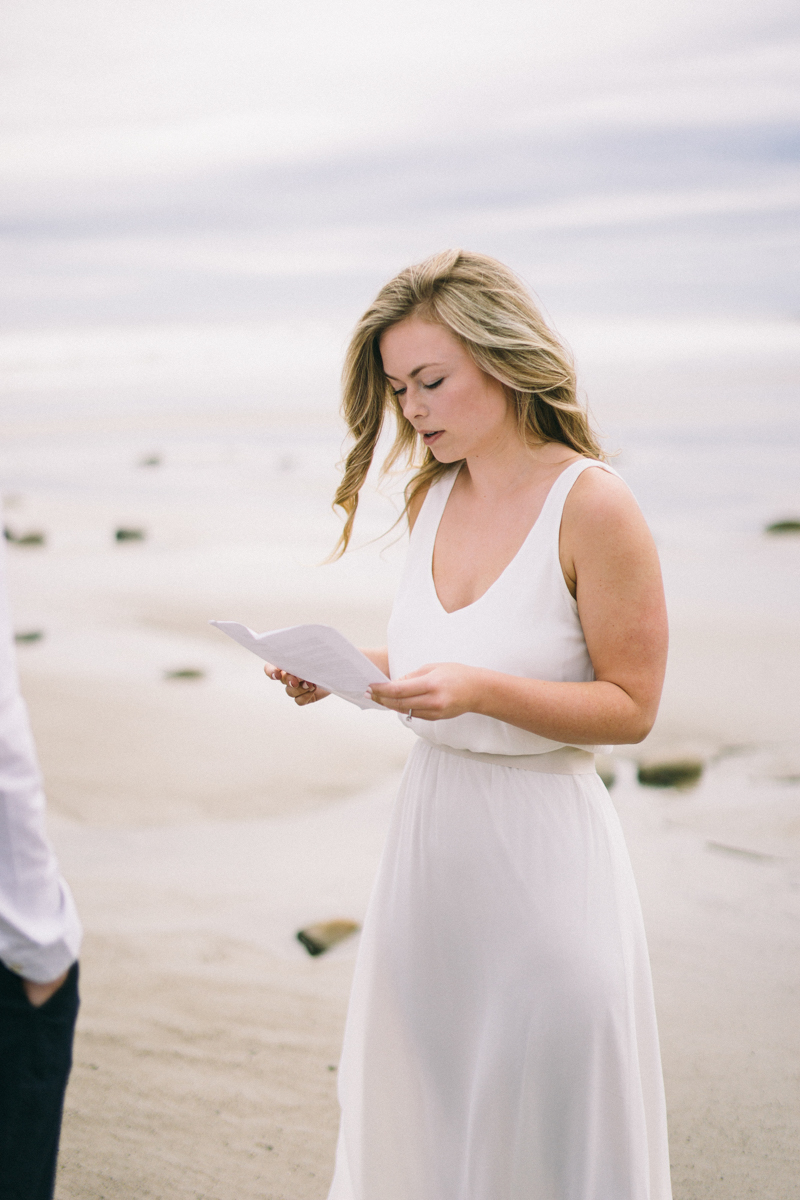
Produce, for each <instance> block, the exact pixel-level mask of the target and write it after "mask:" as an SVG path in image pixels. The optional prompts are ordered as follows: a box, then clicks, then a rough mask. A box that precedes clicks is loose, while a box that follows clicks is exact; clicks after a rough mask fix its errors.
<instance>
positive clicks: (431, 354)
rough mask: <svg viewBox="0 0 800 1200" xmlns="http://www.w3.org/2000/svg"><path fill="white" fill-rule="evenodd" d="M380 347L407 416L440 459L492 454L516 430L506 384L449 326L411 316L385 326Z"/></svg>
mask: <svg viewBox="0 0 800 1200" xmlns="http://www.w3.org/2000/svg"><path fill="white" fill-rule="evenodd" d="M380 351H381V359H382V360H383V369H384V371H385V372H386V376H387V378H388V380H389V383H390V384H391V386H392V388H393V389H394V394H395V395H396V396H397V399H398V401H399V403H400V407H401V409H402V410H403V416H404V417H405V418H406V420H407V421H409V422H410V423H411V424H412V425H413V426H414V428H415V429H416V431H417V433H418V434H419V435H420V437H421V438H422V441H423V442H424V443H425V445H426V446H430V448H431V451H432V453H433V454H434V455H435V457H436V458H437V459H438V460H439V462H458V461H459V460H460V459H462V458H469V457H473V456H477V455H481V454H489V453H491V452H492V451H493V450H494V449H496V448H498V447H499V446H500V445H501V444H502V443H503V442H505V440H506V439H507V438H508V437H509V436H516V420H515V418H514V415H513V412H512V409H511V405H510V404H509V402H508V398H507V396H506V393H505V390H504V389H503V385H502V384H501V383H499V382H498V380H496V379H493V378H492V376H491V375H487V374H486V373H485V372H484V371H482V370H481V369H480V367H479V366H477V364H476V363H475V362H474V361H473V360H472V358H470V356H469V354H468V353H467V351H466V350H465V349H464V347H463V346H462V345H461V343H460V342H459V341H458V339H457V338H455V337H454V336H453V334H452V333H451V332H450V330H449V329H445V328H444V326H442V325H434V324H431V323H430V322H429V321H423V320H421V319H420V318H419V317H407V318H406V320H405V321H400V322H399V323H398V324H397V325H392V326H390V328H389V329H387V330H386V332H385V333H384V334H383V336H382V337H381V340H380Z"/></svg>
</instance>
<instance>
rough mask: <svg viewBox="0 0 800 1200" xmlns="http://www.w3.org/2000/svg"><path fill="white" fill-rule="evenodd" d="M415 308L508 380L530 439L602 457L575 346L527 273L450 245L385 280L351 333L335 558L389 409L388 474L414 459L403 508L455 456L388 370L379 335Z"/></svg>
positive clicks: (502, 380)
mask: <svg viewBox="0 0 800 1200" xmlns="http://www.w3.org/2000/svg"><path fill="white" fill-rule="evenodd" d="M411 316H416V317H420V318H422V319H423V320H425V321H430V322H431V323H433V324H438V325H442V326H444V327H445V328H446V329H449V330H450V332H451V333H452V334H454V336H455V337H456V338H457V339H458V340H459V342H460V343H461V344H462V345H463V346H464V348H465V349H466V350H467V352H468V353H469V354H470V355H471V356H472V358H473V360H474V362H475V363H476V364H477V366H478V367H480V369H481V370H482V371H485V372H486V374H487V375H491V376H492V377H493V378H495V379H497V380H499V381H500V383H502V384H503V385H504V386H505V388H506V390H507V392H508V394H509V397H510V399H511V401H512V403H513V405H514V408H515V410H516V415H517V421H518V425H519V431H520V435H521V436H522V438H523V439H524V440H525V441H526V442H527V443H529V444H531V445H534V444H541V443H542V442H561V443H563V445H565V446H569V448H570V449H572V450H576V451H577V452H578V453H579V454H582V455H586V456H587V457H589V458H597V459H601V460H602V459H603V457H604V456H603V452H602V451H601V449H600V447H599V445H598V442H597V439H596V437H595V435H594V433H593V431H592V428H591V425H590V424H589V418H588V414H587V412H586V409H585V408H584V406H583V405H582V404H581V403H580V402H579V400H578V396H577V391H576V381H575V366H574V363H573V361H572V355H571V354H570V352H569V350H568V349H567V348H566V347H565V346H564V345H562V343H561V342H560V341H559V339H558V337H557V335H556V334H555V333H554V332H553V330H552V329H551V328H550V327H549V326H548V324H547V323H546V321H545V320H544V317H543V316H542V314H541V313H540V312H539V309H538V308H537V307H536V304H535V303H534V301H533V298H532V297H531V295H530V293H529V292H528V291H527V289H526V288H525V287H524V285H523V284H522V283H521V281H520V280H519V279H517V277H516V275H514V273H513V272H512V271H510V270H509V269H508V267H505V266H503V264H502V263H500V262H497V260H496V259H494V258H489V257H488V256H486V255H484V254H472V253H470V252H469V251H466V250H444V251H442V252H441V253H440V254H434V255H432V256H431V257H430V258H426V259H425V261H424V262H421V263H418V264H417V265H416V266H413V267H406V269H405V270H404V271H401V272H400V274H399V275H396V276H395V277H394V279H391V280H390V281H389V282H388V283H387V284H385V286H384V287H382V288H381V290H380V291H379V292H378V295H377V296H376V298H375V300H374V301H373V303H372V304H371V305H370V307H369V308H368V309H367V311H366V312H365V313H364V315H363V317H362V318H361V320H360V321H359V322H358V324H357V325H356V328H355V330H354V332H353V336H352V338H351V339H350V344H349V346H348V348H347V354H346V356H345V362H344V369H343V372H342V414H343V416H344V418H345V420H346V422H347V426H348V430H349V433H350V437H351V439H352V444H351V446H350V449H349V451H348V453H347V456H346V458H345V462H344V472H343V476H342V481H341V483H340V485H339V487H338V488H337V491H336V495H335V497H334V500H333V504H334V507H335V508H341V509H342V510H343V511H344V515H345V523H344V527H343V529H342V533H341V536H340V538H339V541H338V543H337V545H336V547H335V549H334V551H333V557H334V558H338V557H340V556H341V555H342V554H343V553H344V552H345V550H346V549H347V546H348V544H349V542H350V538H351V535H352V531H353V520H354V518H355V515H356V509H357V508H358V496H359V492H360V490H361V487H362V486H363V483H364V480H365V479H366V476H367V472H368V471H369V469H370V466H371V465H372V459H373V456H374V454H375V447H376V445H377V442H378V438H379V436H380V432H381V429H382V428H383V423H384V420H385V418H386V414H387V411H392V412H393V413H394V416H395V419H396V435H395V439H394V444H393V445H392V447H391V449H390V451H389V453H388V455H387V457H386V461H385V462H384V464H383V467H382V470H381V474H382V475H385V474H386V473H387V472H388V471H390V470H391V468H392V467H393V466H394V465H395V464H396V463H398V461H402V460H404V465H406V466H410V467H416V468H417V470H416V472H415V474H414V475H413V476H412V478H411V480H410V481H409V483H408V485H407V486H406V489H405V508H404V513H407V512H408V506H409V504H410V503H411V502H412V501H413V500H414V497H415V496H418V495H419V494H420V492H422V491H424V490H426V489H427V488H428V487H429V486H430V484H431V483H432V482H433V481H434V480H435V479H437V478H438V477H439V476H440V475H442V474H444V473H445V472H446V471H449V470H450V469H451V468H452V466H453V464H452V463H440V462H438V461H437V460H436V458H435V457H434V456H433V454H432V453H431V451H430V450H429V449H428V448H427V447H424V446H423V445H422V443H421V442H420V440H419V438H418V436H417V433H416V431H415V429H414V427H413V425H412V424H411V423H410V422H409V421H407V420H406V418H405V417H404V416H403V412H402V409H401V407H400V403H399V401H398V399H397V397H396V396H395V395H394V391H393V389H392V387H391V385H390V383H389V381H388V379H387V378H386V375H385V374H384V370H383V362H382V360H381V354H380V339H381V335H382V334H383V333H385V331H386V330H387V329H389V328H390V326H392V325H396V324H398V322H400V321H403V320H405V319H406V318H407V317H411Z"/></svg>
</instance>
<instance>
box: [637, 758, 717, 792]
mask: <svg viewBox="0 0 800 1200" xmlns="http://www.w3.org/2000/svg"><path fill="white" fill-rule="evenodd" d="M703 765H704V764H703V762H702V761H701V760H700V759H697V758H684V759H679V760H676V761H675V762H662V763H647V764H643V763H640V764H639V768H638V770H637V772H636V778H637V779H638V780H639V783H641V784H642V785H643V786H644V787H657V788H668V787H674V788H690V787H694V786H695V784H697V783H699V781H700V777H701V775H702V774H703Z"/></svg>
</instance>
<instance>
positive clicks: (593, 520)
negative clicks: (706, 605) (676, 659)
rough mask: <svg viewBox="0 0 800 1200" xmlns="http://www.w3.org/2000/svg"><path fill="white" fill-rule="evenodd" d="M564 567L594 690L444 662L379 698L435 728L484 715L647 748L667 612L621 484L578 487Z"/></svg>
mask: <svg viewBox="0 0 800 1200" xmlns="http://www.w3.org/2000/svg"><path fill="white" fill-rule="evenodd" d="M561 563H562V569H563V571H564V575H565V578H566V580H567V583H568V586H570V590H573V589H574V593H575V596H576V599H577V602H578V612H579V615H580V619H581V624H582V626H583V630H584V636H585V638H586V645H587V648H588V650H589V655H590V657H591V660H592V664H593V666H594V673H595V680H594V681H593V682H591V683H553V682H549V681H546V680H535V679H525V678H522V677H520V676H516V675H506V674H503V673H501V672H499V671H488V670H484V669H481V668H476V667H465V666H463V665H461V664H457V663H436V664H431V665H429V666H427V667H422V668H421V669H420V670H419V671H415V672H413V673H412V674H411V675H409V676H407V677H406V678H405V679H403V680H397V681H394V682H392V683H390V684H381V685H379V686H377V687H374V688H373V689H372V690H373V695H374V697H375V699H376V700H379V701H380V702H381V703H382V704H385V705H386V706H387V707H389V708H395V709H397V710H398V711H400V712H407V711H408V709H412V710H413V713H414V716H416V717H421V718H423V719H427V720H441V719H446V718H449V717H454V716H459V715H460V714H461V713H464V712H477V713H481V714H482V715H484V716H489V717H494V718H496V719H497V720H500V721H505V722H507V723H508V724H510V725H516V726H518V727H519V728H521V729H527V730H529V731H530V732H532V733H538V734H539V735H541V736H542V737H546V738H550V739H552V740H553V741H558V742H566V743H570V744H575V743H577V744H578V745H581V744H584V745H593V744H598V743H611V744H625V743H630V742H639V741H641V740H642V738H644V737H645V736H646V735H647V733H648V732H649V731H650V729H651V727H652V724H653V721H654V720H655V716H656V712H657V710H658V702H659V699H660V695H661V687H662V683H663V678H664V669H665V665H666V652H667V622H666V608H665V604H664V595H663V588H662V584H661V572H660V568H659V565H658V556H657V554H656V550H655V546H654V544H653V539H652V537H651V535H650V532H649V530H648V529H647V526H646V524H645V521H644V518H643V517H642V515H641V512H640V511H639V508H638V506H637V504H636V502H635V500H634V499H633V496H632V495H631V493H630V492H629V491H628V489H627V488H626V487H625V485H624V484H623V483H622V482H621V481H620V480H617V479H615V478H614V477H613V476H611V475H608V474H607V473H606V472H601V471H597V470H593V471H586V472H584V474H583V475H582V476H581V477H580V479H579V480H578V481H577V482H576V484H575V486H574V487H573V489H572V491H571V492H570V495H569V497H568V498H567V503H566V505H565V509H564V518H563V522H562V533H561Z"/></svg>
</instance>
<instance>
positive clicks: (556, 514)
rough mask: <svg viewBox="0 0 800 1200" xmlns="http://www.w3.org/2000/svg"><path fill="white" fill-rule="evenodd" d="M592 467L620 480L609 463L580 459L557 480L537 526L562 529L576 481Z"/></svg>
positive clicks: (571, 464)
mask: <svg viewBox="0 0 800 1200" xmlns="http://www.w3.org/2000/svg"><path fill="white" fill-rule="evenodd" d="M592 467H599V468H600V470H602V471H608V473H609V475H616V476H617V478H618V479H619V478H620V476H619V474H618V473H617V472H616V471H615V470H614V468H613V467H609V466H608V464H607V463H604V462H600V461H599V460H598V459H596V458H579V459H576V461H575V462H574V463H570V465H569V466H568V467H567V468H566V469H565V470H564V471H562V472H561V474H560V475H559V476H558V479H556V481H555V483H554V484H553V486H552V487H551V488H550V491H549V492H548V493H547V498H546V500H545V502H544V506H543V508H542V511H541V513H540V514H539V520H538V521H537V522H536V524H537V525H541V526H548V525H549V526H550V527H551V528H555V529H556V530H558V529H560V528H561V517H562V515H563V512H564V505H565V504H566V502H567V496H568V495H569V494H570V492H571V491H572V488H573V485H574V483H575V481H576V480H577V479H578V477H579V476H580V475H582V474H583V472H584V471H588V470H590V469H591V468H592Z"/></svg>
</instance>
